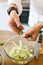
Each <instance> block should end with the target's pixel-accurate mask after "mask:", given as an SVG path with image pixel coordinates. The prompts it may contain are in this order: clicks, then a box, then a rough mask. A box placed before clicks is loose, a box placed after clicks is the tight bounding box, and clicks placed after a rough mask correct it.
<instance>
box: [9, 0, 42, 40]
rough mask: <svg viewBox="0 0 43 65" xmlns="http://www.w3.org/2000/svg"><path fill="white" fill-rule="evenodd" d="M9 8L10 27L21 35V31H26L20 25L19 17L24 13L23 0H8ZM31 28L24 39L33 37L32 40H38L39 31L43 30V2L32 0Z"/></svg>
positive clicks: (24, 35)
mask: <svg viewBox="0 0 43 65" xmlns="http://www.w3.org/2000/svg"><path fill="white" fill-rule="evenodd" d="M8 4H9V8H8V14H9V16H10V17H9V26H10V27H11V28H12V30H13V31H15V32H17V33H18V34H19V33H20V30H22V29H24V27H23V25H22V24H21V23H20V18H19V15H20V14H21V13H22V4H21V0H8ZM28 24H29V26H30V27H31V29H30V30H29V31H27V32H25V33H24V34H23V35H22V37H25V38H28V37H29V36H31V37H32V40H36V39H37V36H38V33H39V31H40V30H41V29H42V28H43V0H30V14H29V22H28Z"/></svg>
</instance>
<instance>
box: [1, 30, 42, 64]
mask: <svg viewBox="0 0 43 65" xmlns="http://www.w3.org/2000/svg"><path fill="white" fill-rule="evenodd" d="M12 35H16V33H13V32H8V31H0V41H4V42H5V41H6V40H7V39H8V38H9V37H11V36H12ZM3 47H4V46H0V49H1V50H3ZM3 52H4V51H3ZM4 65H16V64H14V63H13V62H12V61H11V60H10V59H9V58H8V57H7V55H6V54H5V53H4ZM27 65H43V38H42V44H41V50H40V56H39V58H38V59H37V60H36V59H35V58H33V59H32V60H31V61H30V62H29V63H28V64H27Z"/></svg>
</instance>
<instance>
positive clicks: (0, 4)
mask: <svg viewBox="0 0 43 65" xmlns="http://www.w3.org/2000/svg"><path fill="white" fill-rule="evenodd" d="M22 6H23V11H22V14H21V15H20V20H21V23H23V24H28V17H29V7H30V0H22ZM7 8H8V5H7V0H0V30H6V29H7V30H9V26H6V24H8V19H9V16H8V14H7Z"/></svg>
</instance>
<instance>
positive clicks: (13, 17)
mask: <svg viewBox="0 0 43 65" xmlns="http://www.w3.org/2000/svg"><path fill="white" fill-rule="evenodd" d="M9 26H10V27H11V28H12V30H13V31H15V32H16V33H18V34H20V30H22V29H24V27H23V25H22V24H21V23H20V19H19V16H18V14H17V13H16V11H14V10H13V11H12V12H11V13H10V19H9Z"/></svg>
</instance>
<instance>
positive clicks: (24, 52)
mask: <svg viewBox="0 0 43 65" xmlns="http://www.w3.org/2000/svg"><path fill="white" fill-rule="evenodd" d="M13 44H14V45H15V47H13V48H12V49H11V50H10V52H9V55H10V57H12V58H13V59H18V60H19V59H26V58H30V57H31V56H33V52H34V51H33V49H32V48H31V49H29V48H28V47H27V45H26V44H25V43H23V42H22V40H20V41H19V45H16V44H15V42H13Z"/></svg>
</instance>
